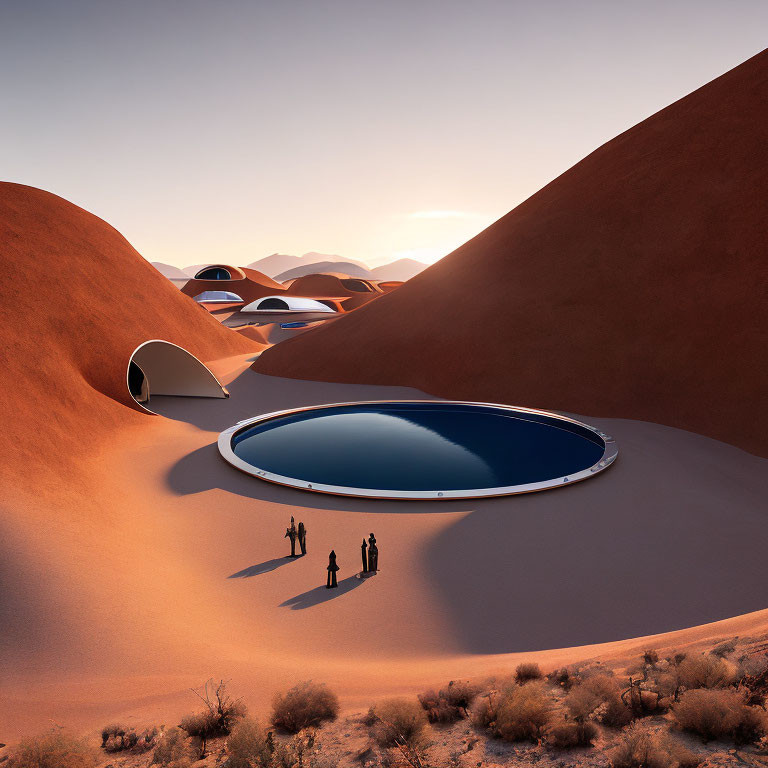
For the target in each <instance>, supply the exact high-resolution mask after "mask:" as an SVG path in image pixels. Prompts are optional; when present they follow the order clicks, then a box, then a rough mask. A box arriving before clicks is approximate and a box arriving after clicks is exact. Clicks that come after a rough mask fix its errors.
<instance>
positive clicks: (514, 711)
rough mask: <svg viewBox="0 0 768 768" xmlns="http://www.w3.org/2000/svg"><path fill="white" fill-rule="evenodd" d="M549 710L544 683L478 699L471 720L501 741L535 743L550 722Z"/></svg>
mask: <svg viewBox="0 0 768 768" xmlns="http://www.w3.org/2000/svg"><path fill="white" fill-rule="evenodd" d="M552 706H553V700H552V697H551V696H550V695H549V694H548V693H547V691H546V688H545V685H544V683H542V682H531V683H528V684H527V685H522V686H515V685H511V686H507V687H505V688H504V689H502V690H501V691H499V692H497V693H492V694H490V695H489V696H488V698H483V699H481V700H480V701H479V702H478V704H477V705H476V706H475V707H474V708H473V712H472V720H473V722H474V724H475V725H476V726H477V727H480V728H485V729H488V730H490V732H491V733H492V734H493V735H494V736H497V737H498V738H500V739H504V741H526V740H530V741H537V740H538V739H539V738H540V737H541V734H542V732H543V730H544V728H545V727H546V726H547V725H548V723H549V722H550V719H551V717H552Z"/></svg>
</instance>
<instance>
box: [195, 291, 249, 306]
mask: <svg viewBox="0 0 768 768" xmlns="http://www.w3.org/2000/svg"><path fill="white" fill-rule="evenodd" d="M242 300H243V298H242V296H238V295H237V294H236V293H232V291H203V292H202V293H198V294H197V296H195V301H196V302H198V303H199V304H234V303H235V302H238V301H242Z"/></svg>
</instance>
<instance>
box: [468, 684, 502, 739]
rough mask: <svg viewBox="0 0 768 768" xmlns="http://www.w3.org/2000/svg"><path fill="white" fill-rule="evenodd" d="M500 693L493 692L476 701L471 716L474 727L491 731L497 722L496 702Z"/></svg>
mask: <svg viewBox="0 0 768 768" xmlns="http://www.w3.org/2000/svg"><path fill="white" fill-rule="evenodd" d="M497 698H498V693H496V692H493V693H490V694H487V695H485V696H482V697H480V698H478V699H476V700H475V703H474V704H473V705H472V709H471V710H470V713H469V716H470V718H471V720H472V725H474V726H475V728H479V729H480V730H482V731H490V730H491V729H492V727H493V724H494V723H495V722H496V700H497Z"/></svg>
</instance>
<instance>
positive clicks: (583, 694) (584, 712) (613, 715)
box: [565, 672, 634, 728]
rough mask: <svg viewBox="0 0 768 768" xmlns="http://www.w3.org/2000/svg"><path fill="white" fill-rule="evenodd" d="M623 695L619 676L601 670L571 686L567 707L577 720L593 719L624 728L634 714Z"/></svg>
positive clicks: (566, 701) (566, 699)
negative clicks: (617, 677)
mask: <svg viewBox="0 0 768 768" xmlns="http://www.w3.org/2000/svg"><path fill="white" fill-rule="evenodd" d="M621 694H622V687H621V684H620V682H619V681H618V680H617V679H616V678H615V677H613V676H612V675H609V674H607V673H606V672H598V673H595V674H592V675H589V676H588V677H586V678H584V680H582V682H580V683H579V684H578V685H575V686H574V687H573V688H571V690H570V691H569V693H568V695H567V696H566V697H565V707H566V709H567V710H568V712H569V713H570V715H571V717H573V719H574V720H580V721H582V722H585V721H587V720H589V719H593V720H596V721H597V722H599V723H602V724H603V725H607V726H609V727H612V728H622V727H624V726H625V725H627V724H628V723H630V722H631V721H632V719H633V717H634V715H633V713H632V708H631V707H630V706H629V705H628V703H627V702H626V701H625V700H624V699H622V697H621Z"/></svg>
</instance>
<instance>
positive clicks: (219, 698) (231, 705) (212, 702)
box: [180, 680, 245, 758]
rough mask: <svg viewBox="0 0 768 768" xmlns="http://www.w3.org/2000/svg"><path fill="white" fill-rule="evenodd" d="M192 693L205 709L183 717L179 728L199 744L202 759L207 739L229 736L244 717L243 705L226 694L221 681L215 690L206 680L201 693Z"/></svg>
mask: <svg viewBox="0 0 768 768" xmlns="http://www.w3.org/2000/svg"><path fill="white" fill-rule="evenodd" d="M194 693H195V694H196V695H197V696H198V697H199V698H200V700H201V701H202V702H203V704H205V709H203V711H202V712H195V713H194V714H191V715H187V716H186V717H184V718H183V719H182V721H181V724H180V727H181V728H182V729H183V730H185V731H186V732H187V733H188V734H189V735H190V736H192V737H194V738H195V739H197V741H198V743H199V744H200V757H201V758H203V757H205V750H206V746H207V744H208V739H211V738H213V737H215V736H226V735H227V734H229V733H230V732H231V730H232V728H233V727H234V725H235V723H236V722H237V721H238V720H239V719H240V718H242V717H244V716H245V705H244V704H243V703H242V702H241V701H240V700H239V699H233V698H232V697H231V696H230V695H229V694H228V693H227V689H226V683H225V682H224V681H223V680H222V681H220V682H219V684H218V685H217V686H216V687H215V688H214V687H213V681H212V680H208V681H207V682H206V683H205V685H204V686H203V688H202V691H194Z"/></svg>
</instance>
